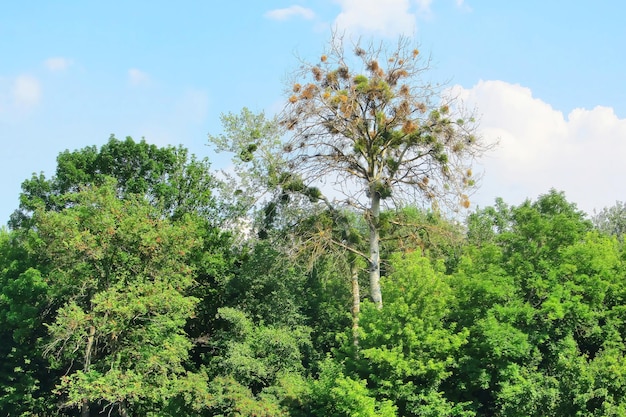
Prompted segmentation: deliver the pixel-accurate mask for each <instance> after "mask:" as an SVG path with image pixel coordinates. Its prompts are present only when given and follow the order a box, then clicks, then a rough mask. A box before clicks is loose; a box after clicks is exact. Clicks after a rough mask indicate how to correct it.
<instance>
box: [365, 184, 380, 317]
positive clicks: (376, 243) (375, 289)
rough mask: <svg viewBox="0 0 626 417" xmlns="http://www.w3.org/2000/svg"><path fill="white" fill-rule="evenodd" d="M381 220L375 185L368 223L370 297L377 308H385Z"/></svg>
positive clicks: (372, 191)
mask: <svg viewBox="0 0 626 417" xmlns="http://www.w3.org/2000/svg"><path fill="white" fill-rule="evenodd" d="M379 220H380V194H379V193H378V191H376V189H375V187H374V184H372V186H370V212H369V216H368V223H369V228H370V242H369V243H370V253H369V257H370V258H369V273H370V297H371V298H372V301H373V302H374V304H376V307H378V308H379V309H381V308H383V296H382V293H381V291H380V231H379V230H378V227H379Z"/></svg>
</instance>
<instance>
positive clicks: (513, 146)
mask: <svg viewBox="0 0 626 417" xmlns="http://www.w3.org/2000/svg"><path fill="white" fill-rule="evenodd" d="M457 89H458V90H457V92H459V93H460V94H459V95H460V97H461V98H462V99H463V100H464V101H465V103H466V104H468V105H470V106H474V105H475V106H476V107H477V109H478V111H479V112H480V114H482V118H481V124H480V131H481V133H482V135H483V136H484V137H485V138H486V139H487V140H495V139H496V138H499V140H500V144H499V146H498V148H497V149H496V150H495V151H493V152H492V153H491V154H489V156H488V157H486V158H485V159H484V160H483V164H482V165H483V166H484V168H485V176H484V179H483V186H482V188H481V189H480V190H479V191H478V192H477V194H476V196H475V197H476V200H478V201H477V202H478V203H479V204H480V205H481V206H485V205H491V204H493V201H494V198H495V197H498V196H501V197H503V198H504V200H505V202H507V203H510V204H519V203H520V202H522V201H523V200H524V199H525V198H531V199H535V198H536V197H537V196H538V195H539V194H543V193H545V192H547V191H548V190H549V189H550V188H555V189H557V190H559V191H561V190H562V191H565V194H566V196H567V197H568V199H569V200H570V201H573V202H575V203H577V204H578V206H579V208H581V209H583V210H585V211H587V212H588V213H591V212H593V209H594V208H595V209H601V208H603V207H605V206H610V205H612V204H614V203H615V201H616V200H620V199H621V200H623V199H624V195H623V193H624V190H625V189H624V186H623V178H624V177H626V164H625V163H624V159H625V158H626V119H619V118H618V117H617V116H616V115H615V113H614V112H613V109H611V108H608V107H601V106H598V107H595V108H594V109H591V110H588V109H575V110H573V111H571V112H570V113H569V115H567V117H565V116H564V115H563V113H562V112H560V111H558V110H556V109H554V108H553V107H552V106H551V105H549V104H548V103H546V102H544V101H542V100H540V99H538V98H535V97H533V95H532V92H531V90H530V89H528V88H524V87H521V86H519V85H513V84H508V83H506V82H503V81H481V82H479V83H478V84H476V85H475V86H474V87H472V88H471V89H462V88H459V87H457Z"/></svg>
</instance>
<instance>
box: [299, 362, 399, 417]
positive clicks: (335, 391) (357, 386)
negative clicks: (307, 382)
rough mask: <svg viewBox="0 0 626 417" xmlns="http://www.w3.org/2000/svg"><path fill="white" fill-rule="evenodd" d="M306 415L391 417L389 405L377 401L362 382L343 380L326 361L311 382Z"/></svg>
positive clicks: (337, 368) (340, 372) (339, 370)
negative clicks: (307, 413)
mask: <svg viewBox="0 0 626 417" xmlns="http://www.w3.org/2000/svg"><path fill="white" fill-rule="evenodd" d="M308 408H309V410H308V412H309V415H313V416H318V417H325V416H337V417H357V416H358V417H395V416H396V415H397V414H396V411H397V410H396V407H395V406H394V405H393V404H392V402H391V401H389V400H385V401H382V402H381V401H377V400H376V398H375V397H374V396H372V392H371V391H370V390H368V388H367V386H366V381H365V380H355V379H352V378H350V377H349V376H346V375H345V374H344V371H343V370H342V366H341V365H339V364H337V363H336V362H334V361H332V360H330V359H327V360H325V361H324V362H322V364H321V366H320V374H319V377H318V378H317V379H316V380H314V381H312V382H311V388H310V394H309V398H308Z"/></svg>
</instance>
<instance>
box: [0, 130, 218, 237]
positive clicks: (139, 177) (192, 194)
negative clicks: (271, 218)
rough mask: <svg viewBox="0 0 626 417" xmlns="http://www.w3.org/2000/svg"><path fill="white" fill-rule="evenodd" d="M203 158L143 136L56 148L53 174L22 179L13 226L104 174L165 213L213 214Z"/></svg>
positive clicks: (211, 181)
mask: <svg viewBox="0 0 626 417" xmlns="http://www.w3.org/2000/svg"><path fill="white" fill-rule="evenodd" d="M209 168H210V166H209V163H208V161H207V160H206V159H202V160H199V159H197V158H196V157H195V156H193V155H191V156H190V155H189V153H188V150H187V149H185V148H183V147H182V146H179V147H174V146H166V147H158V146H156V145H151V144H148V143H147V142H146V141H145V140H141V141H140V142H135V141H134V140H133V139H132V138H130V137H127V138H126V139H125V140H123V141H122V140H119V139H117V138H115V137H114V136H113V135H111V137H110V138H109V141H108V142H107V143H106V144H105V145H103V146H102V147H100V149H98V148H97V147H96V146H88V147H85V148H83V149H79V150H75V151H71V152H70V151H69V150H66V151H64V152H62V153H60V154H59V155H58V157H57V168H56V172H55V175H54V176H52V177H51V178H49V179H48V178H46V177H45V176H44V175H43V174H39V175H35V174H33V176H32V177H31V178H30V179H28V180H26V181H24V182H23V183H22V194H21V195H20V207H19V209H18V210H16V211H15V212H14V213H13V215H12V216H11V220H10V222H9V224H10V226H11V227H12V228H18V227H23V226H26V225H27V224H28V219H29V218H30V216H31V214H32V211H33V210H34V209H35V208H36V207H38V206H41V205H43V207H45V208H46V209H47V210H56V211H58V210H61V209H63V208H64V207H65V203H64V201H63V198H62V197H61V196H63V195H64V194H65V193H68V192H76V191H79V190H80V189H81V188H82V187H84V186H86V185H92V184H93V185H100V184H103V183H104V182H105V181H106V178H107V177H113V178H115V179H116V180H117V196H118V197H119V198H124V197H126V196H130V195H133V194H138V195H143V196H145V197H146V199H147V200H148V201H150V202H151V203H152V204H153V205H154V206H156V207H159V209H161V210H162V211H163V213H164V215H167V216H168V217H173V218H176V217H180V216H182V215H183V214H184V213H197V214H200V215H202V216H204V217H208V218H211V219H212V220H213V221H215V220H216V218H215V217H216V215H217V214H216V207H215V200H214V197H213V190H215V188H216V184H217V181H216V179H215V178H214V177H213V175H212V174H211V172H210V169H209Z"/></svg>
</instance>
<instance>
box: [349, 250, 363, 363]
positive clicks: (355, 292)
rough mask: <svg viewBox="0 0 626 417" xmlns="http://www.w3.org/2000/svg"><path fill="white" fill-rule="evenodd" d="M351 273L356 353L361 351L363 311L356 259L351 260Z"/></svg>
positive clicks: (353, 330)
mask: <svg viewBox="0 0 626 417" xmlns="http://www.w3.org/2000/svg"><path fill="white" fill-rule="evenodd" d="M350 273H351V274H352V343H353V344H354V348H355V354H356V355H358V352H359V314H360V313H361V291H360V288H359V268H358V267H357V265H356V259H353V260H352V261H351V262H350Z"/></svg>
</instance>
